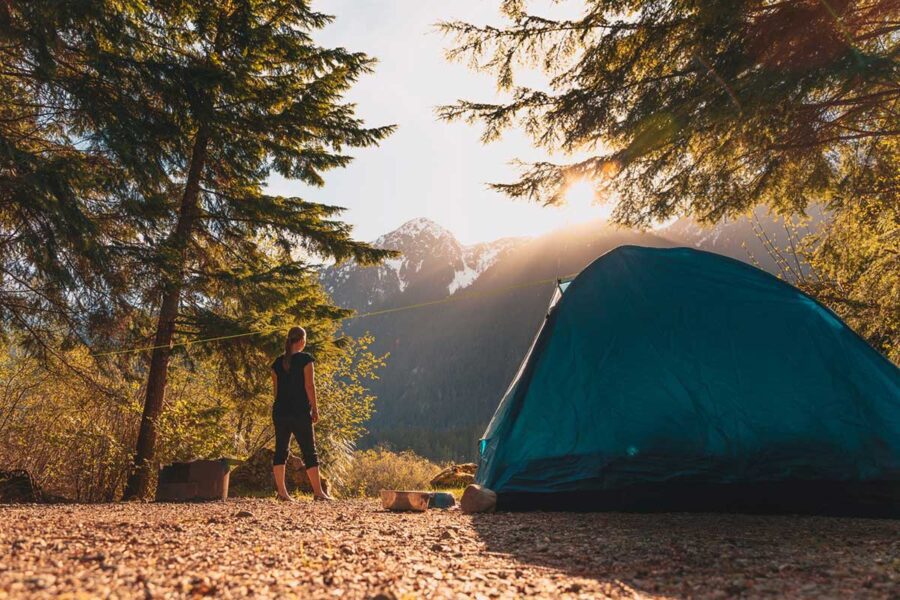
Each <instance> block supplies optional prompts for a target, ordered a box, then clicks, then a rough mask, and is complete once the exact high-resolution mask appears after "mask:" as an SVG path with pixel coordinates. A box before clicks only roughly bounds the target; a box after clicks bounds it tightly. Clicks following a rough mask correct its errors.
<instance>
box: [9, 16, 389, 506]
mask: <svg viewBox="0 0 900 600" xmlns="http://www.w3.org/2000/svg"><path fill="white" fill-rule="evenodd" d="M7 11H8V13H7V15H6V16H5V22H4V30H5V32H4V33H5V37H6V38H7V39H8V40H9V41H10V43H9V45H8V46H7V47H6V48H5V49H4V52H5V53H6V54H7V57H5V58H6V60H5V62H6V64H9V65H13V67H12V69H11V74H10V75H9V77H10V81H11V82H12V84H14V85H19V86H30V87H31V88H33V89H32V91H31V93H30V95H29V96H26V97H27V98H41V100H34V101H33V102H34V103H36V104H37V103H43V104H46V105H47V108H46V109H45V110H47V111H49V112H48V113H47V114H46V116H45V117H42V118H40V119H39V120H40V121H41V122H42V123H43V121H44V120H46V121H47V122H48V123H52V125H53V129H52V131H47V132H45V133H46V137H47V138H48V139H51V140H56V139H61V140H63V142H64V143H65V144H66V146H67V148H68V149H69V150H70V151H71V152H72V153H73V154H75V155H76V156H77V159H78V160H81V161H88V160H89V159H90V158H92V157H101V158H102V160H103V161H104V163H108V166H105V165H102V164H101V165H99V166H98V169H99V170H100V175H98V176H99V177H101V178H102V180H103V181H104V182H105V183H104V186H103V187H101V188H96V189H95V188H94V187H92V186H91V185H89V182H84V181H82V179H83V178H84V177H86V176H88V175H89V173H90V171H87V172H83V171H80V170H78V169H77V168H76V169H74V171H75V172H74V173H73V172H62V173H59V172H57V173H54V175H53V176H54V177H59V178H61V179H63V180H64V184H65V186H68V187H69V188H73V189H74V188H76V186H77V190H74V191H73V192H72V194H71V196H72V197H73V198H77V200H72V201H60V200H56V199H54V201H53V202H47V203H45V205H43V206H42V207H40V208H41V210H42V212H43V215H42V218H45V219H47V220H49V221H56V220H62V221H64V222H68V221H66V218H65V217H64V216H62V215H63V214H64V213H65V211H67V210H74V208H73V207H75V208H77V207H79V206H82V205H83V204H84V203H85V202H86V200H84V199H83V197H82V194H79V193H78V190H85V189H90V190H92V193H94V194H98V195H100V196H101V197H102V201H103V202H105V203H107V204H109V205H110V209H109V210H108V212H107V213H106V214H104V215H100V214H97V212H96V211H95V210H93V209H92V208H91V207H87V208H86V209H85V212H86V213H87V214H88V215H89V217H88V220H87V221H86V222H85V223H83V224H78V223H74V224H73V226H74V228H75V229H76V234H75V235H72V236H71V240H72V244H73V245H74V244H75V243H76V242H77V241H78V239H79V238H78V236H82V237H84V238H88V239H90V240H91V243H92V244H103V248H102V249H103V250H105V252H101V251H98V254H100V255H101V256H103V257H109V256H114V257H115V260H114V263H113V264H114V267H115V269H114V270H113V274H112V279H113V280H115V281H127V284H128V285H127V288H126V289H125V290H123V291H121V293H119V294H118V295H117V297H116V300H117V303H118V304H119V305H120V310H119V311H118V313H117V315H112V316H113V317H116V316H119V317H121V315H124V314H126V313H127V314H132V315H135V316H134V318H132V319H130V320H127V321H125V320H121V319H120V320H116V318H111V319H110V320H111V321H112V322H116V323H118V324H119V325H120V327H126V328H127V332H126V333H128V334H129V335H130V338H131V339H134V338H135V337H143V339H144V344H145V345H146V344H147V343H148V342H151V343H152V345H153V346H154V348H153V350H152V353H151V354H152V356H151V362H150V369H149V377H148V381H147V398H146V401H145V408H144V416H143V420H142V424H141V432H140V436H139V439H138V449H137V453H136V458H135V464H136V470H135V473H134V475H133V477H132V478H131V480H130V481H129V485H128V489H127V492H126V495H127V496H132V497H134V496H141V495H144V494H146V492H147V491H148V489H149V475H150V473H151V470H152V468H153V466H154V465H153V464H152V463H153V458H154V451H153V449H154V445H155V438H156V431H155V423H156V420H157V419H158V417H159V414H160V411H161V410H162V406H163V398H164V392H165V386H166V371H167V365H168V360H169V356H170V352H171V345H172V343H173V342H177V341H178V340H179V339H181V340H184V339H188V340H190V339H195V338H198V337H199V338H204V337H209V336H212V335H217V336H218V335H228V334H232V333H237V332H245V331H248V330H250V331H253V330H260V331H263V332H264V335H261V336H259V337H258V338H242V341H241V342H240V343H229V344H228V345H227V346H219V347H217V346H209V347H208V348H209V349H210V350H211V351H219V350H222V351H223V352H225V353H227V354H228V355H229V356H230V357H233V358H234V364H235V365H237V364H240V365H241V366H242V367H243V368H248V369H249V368H259V367H260V365H262V361H263V360H266V355H265V354H264V353H263V352H262V351H261V350H262V349H265V350H268V351H269V352H270V355H271V351H272V349H273V348H276V347H278V346H279V345H280V343H281V339H280V338H281V335H282V333H283V332H282V331H281V330H283V329H286V328H287V327H288V326H289V325H293V324H295V323H297V322H298V321H299V322H302V323H304V325H307V326H308V327H309V329H310V331H311V336H312V340H311V341H312V342H314V343H317V344H318V346H319V349H320V350H321V351H323V352H324V351H327V350H328V345H329V340H330V334H331V333H333V331H334V328H333V324H330V325H329V323H330V322H331V320H333V319H335V318H337V317H340V316H343V315H344V314H345V313H344V311H341V310H340V309H337V308H336V307H333V306H331V305H330V304H329V303H328V302H327V300H326V298H325V296H324V294H323V293H322V292H321V290H320V289H319V288H318V284H317V282H316V279H315V277H314V275H313V274H312V273H311V271H310V266H309V263H310V259H311V257H322V258H333V259H337V260H341V259H345V258H351V257H352V258H353V259H355V260H357V261H360V262H362V263H371V262H374V261H377V260H379V259H380V258H382V257H383V256H385V254H386V253H385V252H383V251H381V250H378V249H375V248H373V247H371V246H369V245H367V244H364V243H360V242H356V241H354V240H353V239H352V237H351V235H350V227H349V226H348V225H346V224H344V223H343V222H341V221H339V220H338V219H337V216H338V214H339V213H340V211H341V209H340V208H339V207H334V206H326V205H322V204H317V203H314V202H310V201H307V200H304V199H302V198H298V197H282V196H273V195H270V194H267V193H265V191H264V189H263V187H264V184H265V181H266V179H267V178H268V176H269V175H270V174H272V173H278V174H280V175H282V176H284V177H288V178H292V179H298V180H300V181H303V182H305V183H307V184H311V185H315V186H318V185H322V183H323V173H324V172H325V171H327V170H329V169H333V168H337V167H343V166H345V165H346V164H348V162H349V161H350V160H351V158H350V156H349V155H348V154H346V150H347V149H349V148H354V147H364V146H370V145H374V144H377V143H378V141H379V140H381V139H383V138H384V137H385V136H386V135H388V134H389V133H390V132H391V127H376V128H367V127H365V126H364V124H363V123H362V122H361V120H360V119H358V118H357V117H356V116H355V114H354V110H355V109H354V106H353V105H352V104H348V103H346V102H344V101H343V100H342V95H343V94H344V93H345V92H346V91H347V90H348V89H349V87H350V86H351V85H352V84H353V82H355V81H356V80H357V78H358V77H359V76H360V75H362V74H364V73H367V72H369V71H370V70H371V67H372V64H373V61H372V59H370V58H369V57H367V56H366V55H364V54H361V53H354V52H349V51H347V50H344V49H343V48H324V47H321V46H318V45H317V44H316V43H315V42H314V40H313V39H312V33H313V32H314V31H315V30H317V29H320V28H322V27H323V26H325V25H326V24H327V23H328V22H329V20H330V17H328V16H327V15H323V14H320V13H318V12H315V11H313V10H312V9H311V8H310V3H309V2H305V1H299V2H298V1H293V0H284V1H274V2H272V1H267V2H261V1H257V0H233V1H227V2H218V1H212V0H201V1H191V2H186V1H179V0H161V1H158V2H155V1H150V2H108V1H103V0H80V1H75V0H73V1H71V2H56V1H54V2H41V1H36V2H28V3H16V4H15V5H13V6H12V7H11V8H7ZM5 93H7V94H10V93H15V91H12V92H5ZM42 98H48V100H47V101H46V102H44V101H43V100H42ZM28 102H32V100H28ZM49 168H53V167H49ZM62 168H63V166H60V167H57V169H62ZM69 169H70V171H71V170H72V168H71V167H69ZM110 182H111V183H110ZM22 189H23V188H20V190H22ZM27 194H28V192H27V190H24V191H21V193H20V195H19V197H20V198H23V200H20V201H16V200H13V202H12V206H13V209H11V210H6V209H4V213H8V214H15V211H22V210H23V209H22V204H23V201H24V197H25V196H27ZM51 197H53V198H55V196H52V195H51ZM5 218H6V217H5V216H4V219H5ZM105 218H112V219H113V220H114V221H115V224H116V225H115V227H117V228H120V229H123V230H124V231H123V232H122V233H121V234H120V235H113V234H111V235H110V236H109V238H108V239H99V240H98V238H97V237H96V236H94V235H93V233H92V229H90V228H89V227H87V225H88V224H89V223H94V222H99V221H102V220H104V219H105ZM4 226H5V224H4ZM111 250H115V253H114V254H111V252H110V251H111ZM98 260H99V259H98ZM29 268H31V269H34V270H35V272H36V273H37V272H40V274H41V275H42V276H43V277H45V278H46V279H48V280H49V281H59V280H61V279H64V278H69V279H71V278H72V277H71V274H69V273H66V274H63V275H60V274H58V273H55V272H53V271H52V270H48V269H45V268H43V266H42V265H41V264H39V263H38V262H37V261H32V262H31V264H30V266H29ZM71 289H80V288H79V287H78V285H74V286H73V287H72V288H71ZM122 307H125V308H127V309H128V310H122V309H121V308H122ZM137 308H143V309H145V310H143V311H139V310H136V309H137ZM146 309H149V311H148V310H146ZM151 315H152V316H151ZM113 339H118V338H115V337H114V338H113ZM122 339H129V337H128V336H125V337H123V338H122ZM93 341H94V343H93V346H94V348H95V349H98V350H102V349H104V348H102V347H100V342H99V340H96V339H95V340H93ZM242 352H245V353H247V354H242ZM263 372H265V369H264V368H263Z"/></svg>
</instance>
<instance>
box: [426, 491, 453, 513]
mask: <svg viewBox="0 0 900 600" xmlns="http://www.w3.org/2000/svg"><path fill="white" fill-rule="evenodd" d="M455 505H456V499H455V498H454V497H453V494H448V493H446V492H434V493H433V494H431V498H430V499H429V500H428V508H441V509H447V508H453V507H454V506H455Z"/></svg>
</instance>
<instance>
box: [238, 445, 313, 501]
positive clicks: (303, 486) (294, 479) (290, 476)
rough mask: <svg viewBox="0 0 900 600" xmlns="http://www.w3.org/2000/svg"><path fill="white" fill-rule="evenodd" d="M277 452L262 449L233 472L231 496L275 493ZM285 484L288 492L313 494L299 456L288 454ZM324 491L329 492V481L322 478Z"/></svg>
mask: <svg viewBox="0 0 900 600" xmlns="http://www.w3.org/2000/svg"><path fill="white" fill-rule="evenodd" d="M274 457H275V451H274V450H272V449H271V448H260V449H259V450H257V451H256V452H254V453H253V455H252V456H251V457H250V458H248V459H247V460H246V461H244V462H243V463H241V464H240V465H239V466H238V467H237V468H235V469H234V471H232V472H231V495H232V496H242V495H255V494H257V493H259V492H274V491H275V481H274V480H273V479H272V459H273V458H274ZM284 479H285V483H286V484H287V488H288V492H292V491H294V490H300V491H301V492H305V493H311V492H312V487H310V485H309V477H308V476H307V475H306V467H304V466H303V461H302V460H300V458H299V457H298V456H294V455H293V454H288V459H287V463H285V476H284ZM322 489H323V490H325V492H326V493H327V492H328V481H327V480H326V479H325V478H324V477H323V478H322Z"/></svg>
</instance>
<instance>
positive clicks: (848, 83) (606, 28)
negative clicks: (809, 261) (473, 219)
mask: <svg viewBox="0 0 900 600" xmlns="http://www.w3.org/2000/svg"><path fill="white" fill-rule="evenodd" d="M526 4H527V3H526V2H525V1H524V0H505V1H504V2H503V3H502V7H503V12H504V13H505V15H506V16H507V17H508V18H509V20H510V24H509V25H508V26H506V27H500V28H495V27H483V26H477V25H472V24H468V23H460V22H452V23H444V24H443V25H442V28H443V30H444V31H445V32H448V33H451V34H454V35H455V36H456V37H457V41H458V45H457V46H456V47H455V48H454V49H452V50H451V51H450V52H449V55H450V57H451V58H457V59H463V58H467V59H469V60H470V61H471V64H472V65H473V66H474V67H475V68H477V69H479V70H483V71H487V72H490V73H493V74H494V75H495V76H496V79H497V83H498V85H499V86H500V88H501V89H504V90H508V91H509V92H510V93H511V100H510V101H509V102H508V103H504V104H488V103H480V102H472V101H467V100H463V101H460V102H458V103H457V104H455V105H452V106H446V107H443V108H442V109H440V114H441V116H443V117H444V118H446V119H459V118H463V119H467V120H469V121H480V122H483V123H484V124H485V132H484V139H485V140H487V141H489V140H492V139H495V138H496V137H498V136H499V135H500V134H501V133H502V131H503V130H504V129H505V128H508V127H510V126H514V125H520V126H521V127H523V128H524V130H525V131H527V132H528V133H529V134H530V135H531V136H532V138H533V140H534V141H535V143H536V144H538V145H540V146H543V147H546V148H548V149H551V150H562V151H576V150H578V151H588V152H593V153H595V155H594V156H592V157H590V158H588V159H587V160H584V161H580V162H577V163H574V164H551V163H540V164H535V165H531V166H530V167H528V168H526V169H525V171H524V172H523V175H522V177H521V179H520V180H519V181H517V182H514V183H512V184H504V185H497V186H496V187H498V188H499V189H501V190H503V191H505V192H507V193H508V194H510V195H511V196H513V197H523V198H530V199H536V200H539V201H542V202H548V203H555V202H558V201H560V199H561V192H562V190H563V189H564V188H565V186H566V184H567V183H568V182H570V181H571V180H572V179H573V178H576V177H582V176H587V177H590V178H594V179H596V180H598V181H599V180H608V179H609V178H610V177H611V176H615V179H614V181H613V182H612V184H611V187H612V188H613V189H615V191H616V192H618V196H619V198H620V200H619V203H618V206H617V209H616V211H615V217H616V218H617V219H618V220H619V221H621V222H624V223H628V224H636V225H648V224H651V223H652V222H653V221H655V220H658V219H666V218H668V217H670V216H671V215H673V214H677V213H686V212H689V213H692V214H693V215H695V216H697V217H699V218H701V219H703V220H708V221H716V220H718V219H719V218H721V217H723V216H725V215H734V214H737V213H741V212H743V211H745V210H746V209H748V208H749V207H751V206H753V205H755V204H757V203H760V202H764V203H767V204H769V205H770V206H773V207H775V208H776V209H779V210H783V211H785V212H794V211H802V210H803V209H804V208H805V207H806V205H807V204H808V203H809V202H810V201H813V200H823V199H825V200H829V201H832V202H835V203H842V202H847V201H851V200H852V199H853V197H854V195H855V194H858V193H865V194H896V190H897V188H896V184H897V181H896V178H894V179H893V180H891V181H878V182H874V187H872V185H873V182H872V181H871V178H869V177H866V176H865V175H864V174H861V173H860V171H864V170H865V169H859V168H858V166H859V165H860V164H862V165H865V164H868V163H869V162H871V161H876V160H878V157H879V155H883V154H884V153H886V152H888V151H889V150H888V148H887V146H888V145H889V144H890V140H891V139H892V138H894V137H895V136H897V135H898V133H900V128H898V126H897V124H898V122H900V121H898V118H897V101H898V99H900V86H898V84H897V81H898V75H900V66H898V62H897V58H898V56H897V52H898V46H897V39H898V38H897V32H898V31H900V20H898V16H900V3H898V2H897V0H864V1H859V0H827V1H826V0H785V1H781V2H762V1H759V0H737V1H736V0H711V1H702V2H701V1H695V0H686V1H669V0H590V1H588V2H586V3H585V4H586V8H585V11H584V13H583V16H582V17H581V18H580V19H575V20H551V19H546V18H543V17H540V16H536V15H532V14H529V13H528V12H527V10H526ZM519 66H533V67H537V68H540V69H542V70H543V71H544V72H545V73H546V74H548V75H549V85H548V87H547V89H531V88H528V87H523V86H519V85H517V84H516V81H515V77H514V76H515V73H516V67H519ZM895 165H896V163H895ZM895 173H896V171H895ZM833 192H839V194H838V195H839V197H837V196H834V195H833V194H832V193H833Z"/></svg>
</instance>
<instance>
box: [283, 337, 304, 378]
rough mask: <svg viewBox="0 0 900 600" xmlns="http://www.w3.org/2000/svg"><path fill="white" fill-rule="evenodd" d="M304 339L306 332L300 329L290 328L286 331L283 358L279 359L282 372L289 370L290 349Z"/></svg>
mask: <svg viewBox="0 0 900 600" xmlns="http://www.w3.org/2000/svg"><path fill="white" fill-rule="evenodd" d="M305 339H306V330H305V329H303V328H302V327H291V330H290V331H288V334H287V338H286V339H285V340H284V356H282V357H281V366H282V367H283V368H284V372H285V373H287V372H288V371H290V370H291V348H292V347H293V345H294V344H296V343H297V342H299V341H300V340H305Z"/></svg>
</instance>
